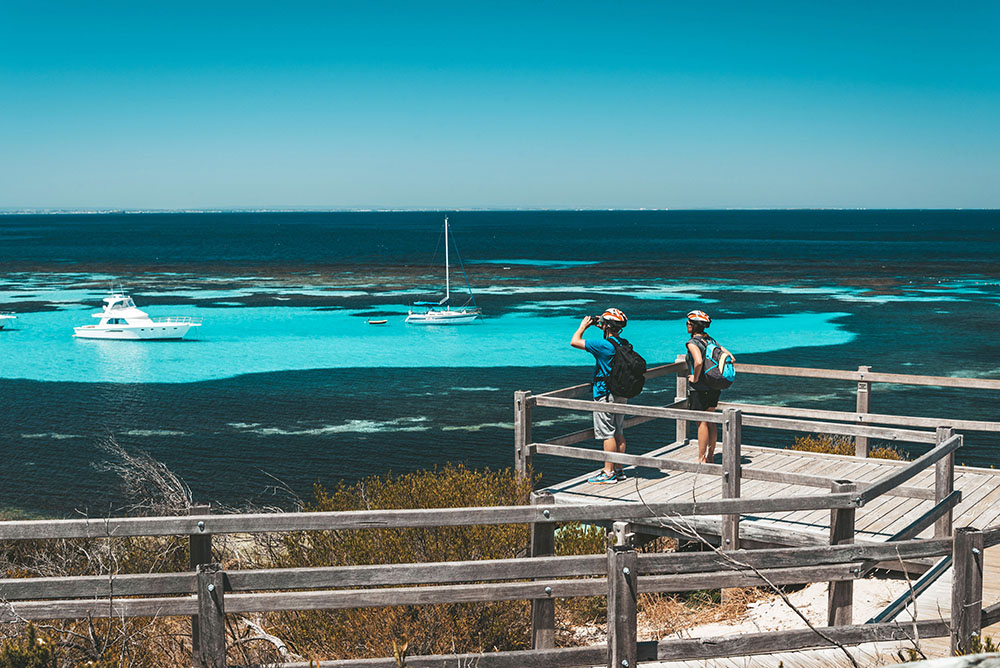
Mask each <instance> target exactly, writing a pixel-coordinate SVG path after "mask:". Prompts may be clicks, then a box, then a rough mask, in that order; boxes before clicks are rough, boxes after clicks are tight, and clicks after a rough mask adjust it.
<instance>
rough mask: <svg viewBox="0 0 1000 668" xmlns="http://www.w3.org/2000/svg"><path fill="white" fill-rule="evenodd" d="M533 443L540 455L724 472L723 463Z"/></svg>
mask: <svg viewBox="0 0 1000 668" xmlns="http://www.w3.org/2000/svg"><path fill="white" fill-rule="evenodd" d="M532 445H534V446H535V451H536V452H537V453H538V454H540V455H556V456H558V457H570V458H573V459H583V460H585V461H596V462H605V461H609V462H614V463H615V464H625V465H627V466H642V467H645V468H651V469H658V470H660V471H687V472H688V473H707V474H709V475H715V476H720V475H721V474H722V465H721V464H699V463H698V462H692V461H685V460H680V459H667V458H666V457H650V456H649V455H629V454H624V453H618V452H604V451H603V450H590V449H588V448H573V447H570V446H566V445H553V444H551V443H533V444H532Z"/></svg>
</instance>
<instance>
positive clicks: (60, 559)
mask: <svg viewBox="0 0 1000 668" xmlns="http://www.w3.org/2000/svg"><path fill="white" fill-rule="evenodd" d="M105 449H106V450H107V452H108V453H109V455H110V456H111V457H112V460H111V463H110V464H108V465H107V466H108V468H109V470H113V471H115V472H116V473H117V474H118V475H119V476H120V477H121V478H122V479H123V481H124V485H123V491H124V492H127V493H128V495H129V497H130V499H131V503H130V507H129V508H130V512H129V514H130V515H133V516H153V515H171V514H173V515H178V514H187V513H188V512H189V510H190V508H191V505H192V503H191V492H190V490H189V488H188V487H187V486H186V485H185V484H184V482H183V481H182V480H180V479H179V478H178V477H177V476H175V475H174V474H173V473H172V472H170V471H169V469H167V468H166V467H164V466H163V465H162V463H160V462H157V461H156V460H155V459H153V458H152V457H150V456H149V455H147V454H145V453H141V452H140V453H131V452H127V451H126V450H125V449H123V448H121V447H120V446H118V445H117V444H115V443H114V442H109V443H107V444H105ZM530 492H531V483H530V481H529V480H527V479H521V478H518V477H517V476H515V475H514V474H513V472H512V471H510V470H503V471H492V470H488V469H487V470H471V469H468V468H466V467H464V466H462V465H452V464H446V465H443V466H441V467H438V468H435V469H433V470H426V471H418V472H414V473H407V474H403V475H394V474H392V473H388V474H386V475H384V476H372V477H368V478H364V479H362V480H359V481H357V482H354V483H345V482H341V483H339V484H337V485H336V486H334V487H331V488H328V487H326V486H324V485H322V484H316V485H315V487H314V489H313V494H312V498H311V499H309V500H303V501H300V502H298V503H297V504H296V510H301V511H304V512H335V511H352V510H366V509H372V510H374V509H399V508H449V507H463V506H496V505H522V504H525V503H527V502H528V500H529V496H530ZM229 510H235V509H229ZM240 510H249V511H260V510H266V509H261V508H243V509H240ZM8 519H9V518H8ZM528 536H529V527H528V525H499V526H467V527H431V528H412V529H392V530H390V529H365V530H356V531H311V532H293V533H281V534H266V535H255V536H229V537H223V536H217V537H216V540H215V541H214V543H213V559H214V560H215V561H217V562H219V563H221V564H222V565H223V567H224V568H227V569H239V568H244V569H247V568H301V567H316V566H356V565H369V564H405V563H419V562H442V561H460V560H461V561H465V560H476V559H504V558H514V557H518V556H523V555H524V554H526V552H527V550H528ZM555 538H556V542H555V550H556V554H557V555H580V554H602V553H603V552H604V551H605V548H606V546H607V537H606V535H605V530H604V528H603V527H600V526H594V525H584V524H578V523H573V524H567V525H563V526H561V527H559V529H558V530H557V531H556V535H555ZM640 549H642V550H644V551H672V550H676V549H699V546H698V544H697V542H696V541H695V542H689V543H685V544H684V545H681V546H678V544H677V543H676V542H675V541H673V540H671V539H666V538H660V539H657V540H655V541H653V542H652V543H649V544H647V545H645V546H642V547H641V548H640ZM187 550H188V545H187V540H186V539H182V538H175V537H161V538H154V537H145V538H99V539H86V540H84V539H74V540H59V541H53V540H47V541H21V542H13V543H7V544H4V545H0V573H2V574H3V575H2V576H3V577H7V578H20V577H45V576H60V575H63V576H65V575H107V576H109V577H111V576H114V575H117V574H124V573H165V572H182V571H186V570H189V564H188V553H187ZM761 596H762V594H761V593H760V592H757V591H756V590H747V591H745V592H742V593H740V594H739V595H733V596H727V598H726V600H725V602H723V601H721V600H720V597H719V592H718V590H705V591H700V592H694V593H690V594H685V595H662V594H644V595H642V596H641V597H640V600H639V615H640V620H641V621H640V624H641V626H642V627H643V628H645V629H647V632H648V633H649V634H651V635H653V636H656V637H659V636H662V635H664V634H667V633H672V632H676V631H678V630H680V629H683V628H687V627H690V626H693V625H696V624H701V623H705V622H709V621H718V620H721V619H731V618H734V617H738V616H739V615H740V614H742V613H743V612H745V610H746V606H747V604H748V603H749V602H751V601H753V600H756V599H758V598H760V597H761ZM605 615H606V605H605V599H604V597H602V596H593V597H579V598H571V599H558V600H557V601H556V620H557V634H556V637H557V643H558V644H559V645H561V646H570V645H578V644H592V643H594V642H602V641H603V635H604V630H603V625H604V623H605V622H606V620H605ZM530 619H531V614H530V603H529V602H527V601H496V602H490V603H468V604H441V605H426V606H390V607H380V608H364V609H354V610H329V611H302V612H279V613H270V614H260V615H249V616H238V615H232V616H231V617H230V622H229V630H228V636H229V637H228V641H227V645H228V647H229V653H230V656H231V659H232V661H233V662H234V663H237V664H239V665H246V666H252V665H267V664H269V663H273V662H275V661H278V660H282V661H288V660H319V659H345V658H360V657H372V656H393V655H396V654H399V655H400V656H405V654H410V655H421V654H435V653H450V652H456V651H457V652H479V651H492V650H495V649H499V650H517V649H525V648H527V647H529V644H530ZM189 634H190V622H189V621H188V620H186V619H179V618H169V619H163V618H161V619H115V620H110V621H109V620H97V619H90V620H76V621H69V622H61V623H51V624H40V625H39V626H38V627H34V626H31V625H27V624H11V625H6V626H5V627H3V626H0V638H3V639H4V640H3V641H2V642H3V644H2V645H0V647H2V649H0V652H2V653H0V668H22V667H23V668H50V667H51V668H77V667H78V666H92V667H93V666H97V667H103V666H112V665H113V666H124V667H128V668H147V667H149V668H152V667H153V666H163V665H182V664H184V663H187V662H188V661H189V660H190V659H189V656H190V651H191V649H190V644H189V640H188V638H189Z"/></svg>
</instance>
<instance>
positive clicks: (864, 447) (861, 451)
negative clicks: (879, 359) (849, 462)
mask: <svg viewBox="0 0 1000 668" xmlns="http://www.w3.org/2000/svg"><path fill="white" fill-rule="evenodd" d="M871 370H872V368H871V367H870V366H859V367H858V374H860V376H861V378H864V377H865V374H866V373H868V372H869V371H871ZM871 396H872V384H871V383H869V382H868V381H866V380H858V403H857V406H858V408H857V412H858V413H870V412H871ZM854 456H855V457H865V458H867V457H868V437H867V436H855V437H854Z"/></svg>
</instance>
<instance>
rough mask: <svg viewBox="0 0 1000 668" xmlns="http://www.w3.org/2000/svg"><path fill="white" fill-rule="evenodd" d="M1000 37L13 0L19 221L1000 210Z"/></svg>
mask: <svg viewBox="0 0 1000 668" xmlns="http://www.w3.org/2000/svg"><path fill="white" fill-rule="evenodd" d="M998 26H1000V3H996V2H975V1H971V2H962V3H955V4H953V5H942V4H940V3H924V2H907V3H898V4H896V3H891V2H885V3H855V2H838V3H812V2H764V3H748V2H740V3H738V2H714V3H671V2H638V3H621V2H608V1H605V2H587V1H577V2H572V3H570V2H546V1H544V0H541V1H539V0H536V1H534V2H504V3H494V4H491V5H487V4H485V3H475V2H467V1H466V2H454V3H446V2H432V1H431V2H421V3H416V2H413V3H396V2H378V1H375V2H364V3H358V2H351V3H339V2H328V3H299V2H286V3H259V4H258V3H254V2H251V1H245V2H240V3H235V2H232V3H230V2H216V3H192V2H172V3H159V2H156V1H155V0H151V1H149V2H135V1H134V0H133V1H130V2H97V3H78V2H73V3H70V2H67V3H50V2H20V1H14V2H12V1H10V0H0V208H20V207H50V208H154V209H160V208H216V207H239V208H244V207H248V208H252V207H331V208H368V207H377V208H519V207H526V208H723V207H901V208H910V207H913V208H924V207H931V208H935V207H987V208H996V207H1000V187H998V186H1000V123H998V119H1000V38H998V35H1000V31H998V30H997V27H998Z"/></svg>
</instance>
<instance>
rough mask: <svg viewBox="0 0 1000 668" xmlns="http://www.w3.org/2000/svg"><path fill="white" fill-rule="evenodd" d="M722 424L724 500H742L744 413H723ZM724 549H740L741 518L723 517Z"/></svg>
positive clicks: (732, 409) (731, 410) (735, 516)
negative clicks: (741, 461) (741, 463)
mask: <svg viewBox="0 0 1000 668" xmlns="http://www.w3.org/2000/svg"><path fill="white" fill-rule="evenodd" d="M722 415H723V422H722V498H724V499H738V498H740V477H741V476H742V468H743V467H742V466H741V465H740V460H741V458H742V452H741V448H742V443H743V412H742V411H740V410H739V409H738V408H727V409H725V410H724V411H723V413H722ZM722 549H723V550H738V549H740V516H739V514H735V515H724V516H723V517H722Z"/></svg>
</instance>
